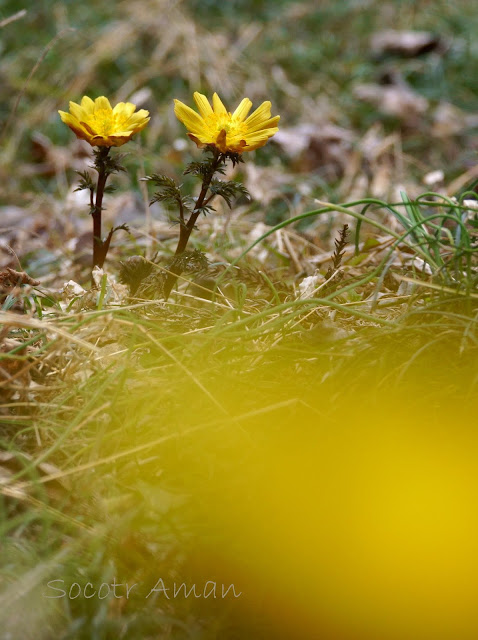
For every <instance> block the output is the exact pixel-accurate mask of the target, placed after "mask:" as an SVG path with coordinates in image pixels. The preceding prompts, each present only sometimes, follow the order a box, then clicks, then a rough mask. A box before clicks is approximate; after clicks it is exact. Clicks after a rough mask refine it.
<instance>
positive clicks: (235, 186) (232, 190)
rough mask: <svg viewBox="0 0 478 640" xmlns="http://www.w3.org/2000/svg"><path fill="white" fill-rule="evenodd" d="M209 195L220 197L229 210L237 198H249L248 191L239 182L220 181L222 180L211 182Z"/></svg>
mask: <svg viewBox="0 0 478 640" xmlns="http://www.w3.org/2000/svg"><path fill="white" fill-rule="evenodd" d="M209 188H210V190H211V193H213V194H214V195H217V196H221V198H223V199H224V200H225V201H226V203H227V205H228V207H229V208H231V206H232V201H233V200H235V199H236V198H238V197H239V196H241V195H242V196H245V197H246V198H250V195H249V191H248V190H247V189H246V187H245V186H244V185H243V184H241V183H240V182H234V181H232V180H230V181H227V182H226V181H222V180H216V179H214V180H211V185H210V187H209Z"/></svg>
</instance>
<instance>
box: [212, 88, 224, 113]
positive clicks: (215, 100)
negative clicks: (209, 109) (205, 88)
mask: <svg viewBox="0 0 478 640" xmlns="http://www.w3.org/2000/svg"><path fill="white" fill-rule="evenodd" d="M212 106H213V109H214V113H215V114H216V115H218V114H220V113H223V114H227V109H226V107H225V106H224V105H223V104H222V102H221V98H220V97H219V96H218V95H217V93H215V94H214V95H213V96H212Z"/></svg>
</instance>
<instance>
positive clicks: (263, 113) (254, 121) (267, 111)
mask: <svg viewBox="0 0 478 640" xmlns="http://www.w3.org/2000/svg"><path fill="white" fill-rule="evenodd" d="M270 117H271V103H270V102H269V101H268V100H267V101H266V102H263V103H262V104H261V106H260V107H257V109H256V110H255V111H254V113H253V114H252V115H250V116H249V117H248V118H247V120H246V121H245V123H244V124H245V125H246V126H247V127H248V128H249V127H256V126H257V125H258V124H259V123H260V122H263V121H265V120H269V118H270Z"/></svg>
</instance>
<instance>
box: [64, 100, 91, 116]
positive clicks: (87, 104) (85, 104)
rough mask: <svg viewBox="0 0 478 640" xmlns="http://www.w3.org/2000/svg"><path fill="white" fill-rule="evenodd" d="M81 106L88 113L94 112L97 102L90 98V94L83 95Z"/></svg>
mask: <svg viewBox="0 0 478 640" xmlns="http://www.w3.org/2000/svg"><path fill="white" fill-rule="evenodd" d="M70 104H71V103H70ZM81 108H82V109H83V111H84V112H85V113H87V114H90V113H93V111H94V110H95V103H94V102H93V100H92V99H91V98H88V96H83V98H82V99H81Z"/></svg>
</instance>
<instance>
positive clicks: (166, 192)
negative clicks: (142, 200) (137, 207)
mask: <svg viewBox="0 0 478 640" xmlns="http://www.w3.org/2000/svg"><path fill="white" fill-rule="evenodd" d="M142 180H144V181H145V182H153V183H154V184H155V185H156V186H157V187H159V191H156V192H155V193H154V195H153V197H152V198H151V200H150V204H154V203H155V202H163V203H165V204H166V205H169V206H176V207H178V208H179V210H180V212H181V214H183V213H184V212H185V211H191V210H192V206H193V201H192V199H191V198H190V197H189V196H183V195H182V194H181V185H179V186H178V185H177V184H176V182H175V181H174V180H173V179H172V178H170V177H169V176H165V175H161V174H157V173H153V174H152V175H150V176H146V177H144V178H142Z"/></svg>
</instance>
